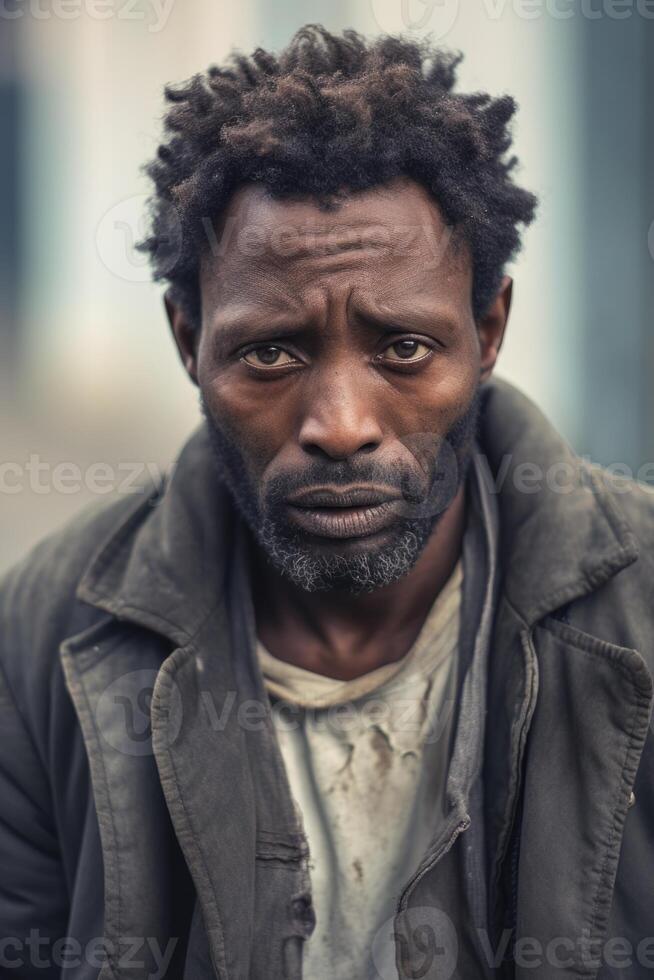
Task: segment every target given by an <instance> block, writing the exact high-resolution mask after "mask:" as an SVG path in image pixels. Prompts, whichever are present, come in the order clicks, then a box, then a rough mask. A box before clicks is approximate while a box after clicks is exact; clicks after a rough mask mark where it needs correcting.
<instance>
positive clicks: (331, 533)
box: [286, 486, 402, 538]
mask: <svg viewBox="0 0 654 980" xmlns="http://www.w3.org/2000/svg"><path fill="white" fill-rule="evenodd" d="M401 501H402V496H401V494H400V493H399V492H398V491H397V490H394V489H392V488H386V487H384V488H382V487H372V486H351V487H312V488H310V489H306V490H302V491H300V492H299V493H295V494H293V495H292V496H291V497H289V498H288V499H287V501H286V503H287V506H288V511H289V519H290V521H291V523H293V524H294V525H295V526H296V527H298V528H300V529H301V530H303V531H305V532H307V533H308V534H313V535H315V536H317V537H321V538H360V537H367V536H369V535H371V534H376V533H378V532H379V531H382V530H384V529H385V528H387V527H388V526H389V525H391V524H393V523H394V522H395V521H396V520H397V516H398V509H399V505H400V503H401Z"/></svg>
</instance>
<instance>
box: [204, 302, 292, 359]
mask: <svg viewBox="0 0 654 980" xmlns="http://www.w3.org/2000/svg"><path fill="white" fill-rule="evenodd" d="M306 326H307V322H306V320H304V319H302V320H300V319H298V317H297V314H294V313H291V312H290V311H289V313H287V314H282V313H273V314H269V315H264V314H263V313H262V312H261V311H260V310H254V309H253V311H252V312H251V313H248V312H247V311H246V310H240V311H238V312H234V313H231V314H230V313H226V312H224V311H221V312H220V313H218V315H217V316H216V317H214V320H213V327H214V331H213V336H212V339H211V345H212V348H213V353H214V354H216V355H218V357H223V356H225V355H226V354H227V353H228V352H229V351H230V350H235V349H236V348H238V347H239V346H240V345H241V344H244V343H247V342H251V343H256V342H257V341H258V340H268V339H272V338H274V337H280V336H286V337H287V336H290V335H291V334H295V333H298V332H299V331H300V330H302V329H306Z"/></svg>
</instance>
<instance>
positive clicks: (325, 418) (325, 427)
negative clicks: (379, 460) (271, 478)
mask: <svg viewBox="0 0 654 980" xmlns="http://www.w3.org/2000/svg"><path fill="white" fill-rule="evenodd" d="M373 407H374V399H373V398H371V397H370V392H368V391H367V390H366V387H365V385H363V384H362V383H361V378H360V377H358V372H355V374H353V375H352V376H350V377H347V376H345V377H344V375H343V374H342V373H341V372H339V375H338V378H337V379H335V378H332V380H331V382H329V383H320V382H317V383H316V385H315V386H314V387H313V390H312V392H311V394H310V396H309V399H308V405H307V408H306V411H305V415H304V419H303V421H302V425H301V428H300V434H299V441H300V445H301V447H302V449H304V451H305V452H308V453H311V454H314V455H315V454H323V455H325V456H329V457H330V458H331V459H347V458H348V457H350V456H353V455H354V454H355V453H359V452H373V451H374V450H375V449H377V447H378V446H379V445H380V444H381V441H382V438H383V434H382V430H381V427H380V425H379V422H378V421H377V419H376V418H375V414H374V411H373Z"/></svg>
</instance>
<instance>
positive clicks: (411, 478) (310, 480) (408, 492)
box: [264, 459, 445, 510]
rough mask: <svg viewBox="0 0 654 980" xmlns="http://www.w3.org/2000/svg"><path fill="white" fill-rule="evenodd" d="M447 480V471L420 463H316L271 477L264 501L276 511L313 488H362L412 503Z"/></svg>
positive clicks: (342, 461) (359, 461)
mask: <svg viewBox="0 0 654 980" xmlns="http://www.w3.org/2000/svg"><path fill="white" fill-rule="evenodd" d="M444 478H445V468H443V470H440V469H439V468H438V466H436V467H435V468H434V469H433V470H432V472H427V471H425V470H424V469H423V468H422V466H421V465H420V462H419V461H418V460H416V466H415V468H413V467H409V466H407V464H406V463H404V464H401V463H393V462H390V463H381V462H379V461H375V462H373V461H372V460H366V459H361V460H357V461H354V460H334V461H329V462H327V461H322V460H315V461H313V462H312V463H310V464H309V465H308V466H305V467H303V469H302V470H301V471H297V470H294V471H293V472H289V473H280V474H278V475H277V476H274V477H271V478H270V479H269V480H268V481H267V483H266V486H265V488H264V501H265V506H266V509H270V510H274V509H276V508H277V507H279V506H280V505H282V504H283V503H284V502H285V501H286V499H287V498H288V497H289V496H291V495H292V494H296V493H299V492H300V491H302V490H307V489H310V488H312V487H316V486H330V487H336V488H338V487H343V488H351V487H352V486H353V485H354V486H356V485H359V484H362V485H366V486H374V487H379V488H381V489H382V490H389V491H392V492H394V493H397V494H398V495H400V496H401V497H403V498H404V499H405V500H407V501H409V502H413V501H419V500H422V499H424V497H425V496H426V495H427V494H428V493H429V491H430V488H431V487H432V486H433V484H434V482H436V481H440V480H443V479H444Z"/></svg>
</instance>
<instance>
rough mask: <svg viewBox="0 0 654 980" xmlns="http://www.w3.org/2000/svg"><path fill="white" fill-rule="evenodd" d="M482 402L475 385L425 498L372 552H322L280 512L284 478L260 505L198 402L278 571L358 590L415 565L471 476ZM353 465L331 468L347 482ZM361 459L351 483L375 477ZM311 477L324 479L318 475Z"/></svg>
mask: <svg viewBox="0 0 654 980" xmlns="http://www.w3.org/2000/svg"><path fill="white" fill-rule="evenodd" d="M479 404H480V399H479V391H478V390H477V391H476V393H475V396H474V398H473V400H472V402H471V404H470V407H469V408H468V410H467V411H466V413H465V415H464V416H463V417H462V418H461V419H459V420H458V421H457V422H456V423H455V425H454V426H453V427H452V429H451V430H450V431H449V432H448V433H447V435H446V437H445V441H444V443H443V446H442V447H441V449H440V450H439V452H438V455H437V457H436V459H435V460H434V462H433V474H432V476H433V478H432V480H431V486H430V489H429V493H428V494H427V497H426V498H425V497H424V495H423V497H422V499H420V500H418V499H416V498H413V502H412V503H407V507H406V511H407V514H406V516H403V517H401V518H400V519H399V520H398V522H397V524H396V526H395V527H394V528H393V534H392V537H391V539H390V540H389V541H388V542H387V543H385V544H383V545H381V546H379V547H378V548H377V549H376V550H374V551H363V552H362V553H361V554H353V555H343V554H338V553H337V552H334V551H331V552H329V553H324V552H323V553H320V552H319V551H317V550H316V549H315V548H314V547H312V546H311V545H310V544H309V543H308V542H307V540H306V538H304V537H303V536H302V535H301V534H300V533H299V532H298V531H296V530H295V529H294V528H293V527H291V526H289V524H288V522H287V521H285V520H284V519H283V516H282V515H283V509H282V507H281V506H280V501H281V500H283V498H284V497H285V496H286V493H287V491H288V489H289V487H288V486H287V485H286V483H285V482H284V483H282V484H281V485H280V486H277V487H273V488H272V490H271V492H270V493H268V494H267V496H266V499H265V501H264V503H263V505H261V504H260V503H259V496H258V494H257V492H256V490H255V488H254V486H253V483H252V480H251V478H250V476H249V474H248V473H247V469H246V467H245V464H244V461H243V457H242V454H241V452H240V450H239V448H238V446H237V445H236V443H235V441H234V440H233V439H232V438H230V436H229V434H228V433H227V432H225V431H224V430H223V429H222V428H220V427H219V426H218V425H216V423H215V421H214V420H213V418H212V417H211V415H210V413H209V410H208V408H207V406H206V403H205V401H204V399H203V397H202V394H200V405H201V408H202V413H203V415H204V417H205V421H206V424H207V429H208V433H209V440H210V444H211V448H212V452H213V456H214V459H215V462H216V464H217V466H218V470H219V474H220V478H221V480H222V481H223V482H224V483H225V484H226V486H227V488H228V489H229V491H230V493H231V496H232V497H233V499H234V502H235V504H236V506H237V508H238V510H239V511H240V513H241V515H242V516H243V518H244V520H245V522H246V524H247V526H248V527H249V529H250V531H251V532H252V534H253V535H254V537H255V539H256V541H257V542H258V544H259V546H260V548H261V549H262V551H263V553H264V555H265V556H266V558H267V559H268V561H269V562H270V563H271V564H272V566H273V567H274V568H275V569H276V571H278V572H279V573H280V574H281V575H283V576H284V577H285V578H287V579H288V580H290V581H291V582H292V583H293V584H294V585H296V586H298V588H300V589H303V590H304V591H306V592H324V591H334V590H343V591H345V592H348V593H350V594H354V595H357V594H360V593H364V592H372V591H374V590H375V589H379V588H383V587H384V586H387V585H391V584H392V583H393V582H396V581H397V580H398V579H400V578H402V577H403V576H404V575H406V574H407V572H409V571H410V570H411V569H412V568H413V567H414V565H415V563H416V562H417V560H418V558H419V557H420V554H421V553H422V551H423V549H424V547H425V545H426V544H427V542H428V540H429V538H430V536H431V534H432V532H433V530H434V528H435V527H436V525H437V524H438V522H439V520H440V519H441V517H442V516H443V514H444V513H445V511H446V510H447V507H448V506H449V504H450V503H451V501H452V499H453V498H454V496H455V494H456V492H457V490H458V489H459V487H460V486H461V484H462V483H463V481H464V480H465V478H466V474H467V470H468V466H469V464H470V459H471V455H472V451H473V447H474V439H475V436H476V430H477V422H478V417H479ZM443 460H445V463H443ZM439 461H440V464H441V465H440V466H439ZM348 465H349V464H347V463H345V464H343V467H342V469H343V473H342V474H341V473H338V469H339V466H340V464H339V463H329V464H328V466H329V468H330V474H333V476H334V477H337V476H340V478H341V482H343V483H347V482H348V480H347V479H346V471H348ZM364 465H365V474H364V473H363V472H362V470H361V469H360V468H359V469H358V470H357V474H356V475H353V474H350V481H351V482H356V479H357V477H358V478H359V479H361V477H364V479H365V480H366V481H370V482H375V469H376V468H375V467H374V466H371V464H370V463H369V462H366V463H365V464H364ZM348 472H349V471H348ZM316 476H317V475H316ZM378 476H379V477H381V482H384V483H389V482H390V483H392V484H393V485H395V486H397V485H399V483H400V480H399V479H398V476H397V474H396V475H395V479H393V480H389V479H388V477H389V473H388V470H386V471H385V472H384V473H381V472H378ZM353 477H354V478H353ZM311 482H312V481H311V480H307V479H306V476H303V477H302V480H301V481H300V485H302V486H307V485H309V484H310V483H311ZM313 482H320V479H319V478H317V479H316V480H315V481H313ZM329 482H331V483H334V482H336V483H338V482H339V480H338V478H337V479H331V480H329ZM407 490H408V492H407V494H406V495H405V499H411V489H410V481H409V484H408V485H407ZM403 492H404V491H403Z"/></svg>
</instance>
